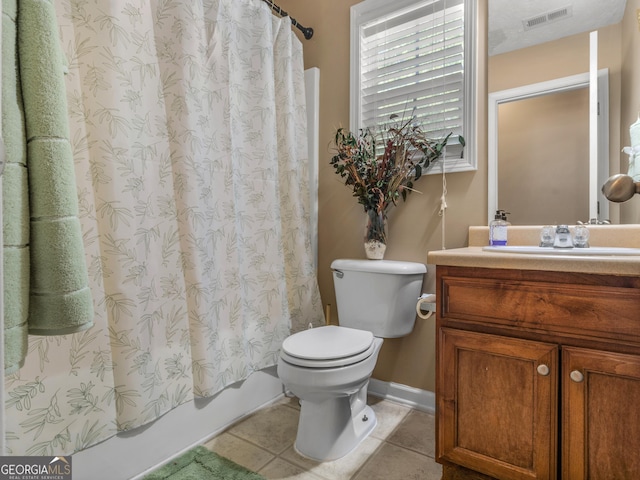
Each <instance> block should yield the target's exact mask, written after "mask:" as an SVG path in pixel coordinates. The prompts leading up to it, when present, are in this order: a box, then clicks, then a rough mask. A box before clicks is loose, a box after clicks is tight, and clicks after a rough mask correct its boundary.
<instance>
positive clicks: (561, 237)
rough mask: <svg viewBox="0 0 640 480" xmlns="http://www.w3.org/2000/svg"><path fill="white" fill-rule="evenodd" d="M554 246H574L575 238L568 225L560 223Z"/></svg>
mask: <svg viewBox="0 0 640 480" xmlns="http://www.w3.org/2000/svg"><path fill="white" fill-rule="evenodd" d="M553 248H573V238H572V237H571V231H570V230H569V226H568V225H558V226H557V227H556V236H555V239H554V240H553Z"/></svg>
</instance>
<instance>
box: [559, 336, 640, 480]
mask: <svg viewBox="0 0 640 480" xmlns="http://www.w3.org/2000/svg"><path fill="white" fill-rule="evenodd" d="M562 391H563V394H562V395H563V397H562V462H561V463H562V478H563V479H566V480H582V479H589V480H611V479H637V478H640V357H638V356H635V355H624V354H619V353H610V352H602V351H596V350H587V349H582V348H573V347H565V348H563V351H562Z"/></svg>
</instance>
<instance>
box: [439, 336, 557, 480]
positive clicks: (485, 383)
mask: <svg viewBox="0 0 640 480" xmlns="http://www.w3.org/2000/svg"><path fill="white" fill-rule="evenodd" d="M439 336H440V338H439V350H438V356H437V359H438V364H437V379H436V381H437V391H438V392H440V395H439V397H438V398H437V412H436V415H437V424H436V442H437V443H436V455H437V460H438V461H441V462H443V463H445V464H446V463H447V462H452V463H454V464H457V465H461V466H463V467H467V468H469V469H471V470H474V471H476V472H481V473H484V474H486V475H489V476H491V477H495V478H499V479H509V480H518V479H555V478H556V472H557V466H556V462H557V449H558V444H557V441H556V438H557V435H558V432H557V424H558V414H557V404H558V378H557V375H558V347H557V345H552V344H548V343H542V342H534V341H528V340H520V339H516V338H507V337H501V336H496V335H489V334H483V333H474V332H467V331H462V330H455V329H449V328H441V329H440V332H439Z"/></svg>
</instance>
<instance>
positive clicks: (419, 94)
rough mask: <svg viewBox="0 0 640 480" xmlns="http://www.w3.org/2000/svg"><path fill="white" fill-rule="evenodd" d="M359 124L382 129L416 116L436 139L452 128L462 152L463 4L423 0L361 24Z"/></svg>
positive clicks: (453, 146) (453, 142)
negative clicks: (396, 118)
mask: <svg viewBox="0 0 640 480" xmlns="http://www.w3.org/2000/svg"><path fill="white" fill-rule="evenodd" d="M360 99H361V100H360V102H361V103H360V122H359V124H360V125H361V126H363V127H369V128H371V129H372V130H373V131H380V128H384V125H386V124H388V123H389V117H390V116H391V115H392V114H396V115H398V116H400V117H403V116H404V118H408V117H409V116H411V115H412V114H413V115H414V116H415V117H416V121H417V123H419V124H420V125H422V129H423V130H424V131H425V132H428V134H429V135H430V136H431V137H433V138H442V137H444V136H446V135H447V134H448V133H450V132H453V135H452V136H451V138H450V140H449V144H448V147H447V154H448V155H447V156H450V155H456V156H459V155H460V153H461V150H462V147H461V146H459V145H458V144H457V137H458V135H463V118H464V4H463V1H462V0H441V1H436V2H432V1H430V2H419V3H417V4H415V5H414V6H413V7H411V8H408V9H404V10H402V11H400V12H394V13H392V14H387V15H385V16H381V17H378V18H376V19H375V20H372V21H369V22H368V23H366V24H361V25H360Z"/></svg>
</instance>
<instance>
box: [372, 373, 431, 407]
mask: <svg viewBox="0 0 640 480" xmlns="http://www.w3.org/2000/svg"><path fill="white" fill-rule="evenodd" d="M368 392H369V393H370V394H371V395H373V396H374V397H379V398H384V399H385V400H391V401H394V402H397V403H401V404H403V405H407V406H409V407H411V408H415V409H416V410H421V411H423V412H427V413H431V414H435V412H436V394H435V393H434V392H430V391H429V390H421V389H419V388H415V387H410V386H408V385H402V384H401V383H394V382H383V381H382V380H377V379H375V378H372V379H371V380H369V390H368Z"/></svg>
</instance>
